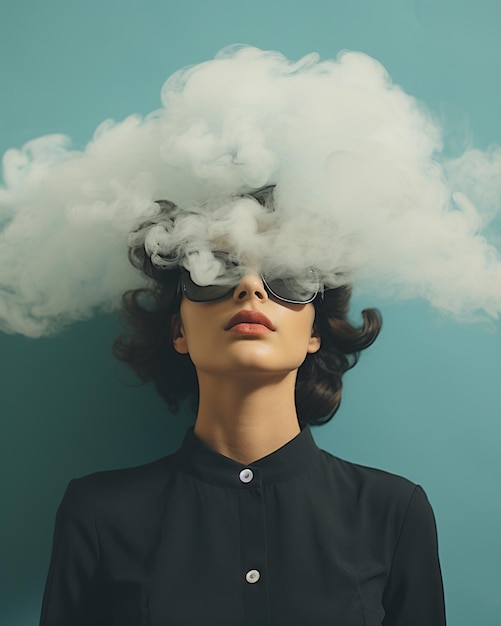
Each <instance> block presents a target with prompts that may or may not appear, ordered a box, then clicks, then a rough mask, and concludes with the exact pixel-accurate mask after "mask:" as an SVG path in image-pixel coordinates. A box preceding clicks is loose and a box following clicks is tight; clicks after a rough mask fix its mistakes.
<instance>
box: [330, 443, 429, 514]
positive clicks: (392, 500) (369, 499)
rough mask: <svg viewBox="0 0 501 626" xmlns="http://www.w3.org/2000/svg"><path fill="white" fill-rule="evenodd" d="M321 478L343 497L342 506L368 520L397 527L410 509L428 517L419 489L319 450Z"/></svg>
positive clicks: (410, 483) (404, 480)
mask: <svg viewBox="0 0 501 626" xmlns="http://www.w3.org/2000/svg"><path fill="white" fill-rule="evenodd" d="M320 455H321V465H322V467H323V475H324V476H325V477H326V480H327V482H328V483H330V485H331V488H332V489H333V490H334V491H335V492H337V493H339V494H342V495H341V497H342V499H343V502H344V504H345V505H346V506H347V507H349V508H350V509H352V510H356V511H357V512H358V513H359V514H360V513H361V512H362V513H363V512H367V513H368V515H369V517H370V518H371V519H374V518H375V517H376V518H381V520H386V522H389V521H390V519H393V521H394V523H395V524H396V525H397V526H399V525H400V524H402V523H403V521H404V519H405V518H406V516H407V513H408V510H409V508H411V507H412V510H413V514H414V513H415V512H417V511H420V512H421V514H422V515H429V514H430V513H431V507H430V504H429V502H428V498H427V496H426V494H425V492H424V491H423V489H422V487H421V486H420V485H418V484H416V483H415V482H413V481H411V480H409V479H408V478H406V477H404V476H400V475H398V474H394V473H391V472H388V471H385V470H382V469H378V468H375V467H369V466H365V465H360V464H358V463H352V462H350V461H346V460H344V459H341V458H339V457H337V456H334V455H333V454H331V453H329V452H326V451H325V450H320Z"/></svg>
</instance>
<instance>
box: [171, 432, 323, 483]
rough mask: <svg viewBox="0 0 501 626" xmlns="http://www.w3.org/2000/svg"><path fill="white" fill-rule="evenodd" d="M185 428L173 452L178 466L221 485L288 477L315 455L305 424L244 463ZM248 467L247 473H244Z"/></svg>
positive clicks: (309, 433) (273, 480) (303, 467)
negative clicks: (270, 449) (276, 445)
mask: <svg viewBox="0 0 501 626" xmlns="http://www.w3.org/2000/svg"><path fill="white" fill-rule="evenodd" d="M193 429H194V427H193V426H191V427H190V428H188V430H187V431H186V435H185V437H184V441H183V443H182V445H181V448H180V449H179V450H178V452H177V459H178V464H179V467H180V469H181V470H182V471H185V472H187V473H189V474H191V475H192V476H195V477H196V478H198V479H199V480H202V481H204V482H208V483H212V484H214V485H219V486H222V487H231V488H235V489H249V487H256V486H262V485H268V484H272V483H277V482H281V481H283V480H289V479H290V478H293V477H294V476H297V475H298V474H300V473H303V472H305V471H306V470H307V469H308V467H309V466H311V464H312V463H313V462H315V461H316V459H317V458H318V455H319V452H320V451H319V448H318V447H317V445H316V443H315V441H314V439H313V437H312V435H311V431H310V427H309V426H308V425H306V426H304V427H303V428H302V430H301V432H300V433H299V434H298V435H297V436H296V437H294V439H292V440H291V441H289V442H288V443H286V444H285V445H283V446H282V447H281V448H279V449H278V450H275V452H272V453H271V454H268V455H266V456H265V457H263V458H261V459H259V460H257V461H254V462H253V463H250V464H249V465H244V464H242V463H239V462H238V461H234V460H233V459H230V458H228V457H226V456H223V455H222V454H219V452H216V451H215V450H213V449H212V448H211V447H210V446H208V445H207V444H205V443H204V442H203V441H202V440H201V439H199V438H198V437H197V436H196V435H195V433H194V432H193ZM249 469H250V470H251V473H250V474H249V473H248V472H246V473H245V472H244V471H245V470H249Z"/></svg>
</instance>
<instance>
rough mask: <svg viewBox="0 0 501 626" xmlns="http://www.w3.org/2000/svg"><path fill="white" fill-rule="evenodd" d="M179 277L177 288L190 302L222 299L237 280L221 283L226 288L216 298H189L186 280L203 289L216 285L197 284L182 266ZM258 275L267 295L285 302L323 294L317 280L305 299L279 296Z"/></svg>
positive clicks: (312, 298) (310, 300) (300, 302)
mask: <svg viewBox="0 0 501 626" xmlns="http://www.w3.org/2000/svg"><path fill="white" fill-rule="evenodd" d="M180 271H181V274H180V277H179V290H180V293H181V294H182V295H184V296H185V297H186V298H187V299H188V300H190V301H191V302H217V301H218V300H223V299H224V298H226V297H228V296H229V295H230V293H232V292H233V291H234V290H235V288H236V287H237V285H238V282H237V283H235V284H234V285H221V286H220V287H221V288H223V287H224V288H226V287H227V289H226V290H225V291H224V293H222V294H221V295H219V296H217V297H216V298H203V299H202V298H197V299H194V298H191V297H190V296H189V295H188V289H187V286H186V283H187V281H189V282H191V283H192V284H193V285H195V286H196V287H197V288H198V289H199V290H201V291H203V290H204V289H205V288H209V287H216V285H197V284H196V283H195V282H194V281H193V280H192V279H191V276H190V272H189V270H187V269H186V268H184V267H182V266H181V267H180ZM259 277H260V278H261V280H262V281H263V286H264V288H265V290H266V293H267V294H268V295H269V296H272V297H274V298H276V299H277V300H280V302H286V303H287V304H309V303H310V302H313V300H315V298H316V297H317V296H318V294H320V295H321V296H322V295H323V291H322V290H321V289H320V287H321V285H320V281H318V288H317V289H316V291H315V293H314V294H313V295H312V296H311V297H310V298H308V299H307V300H293V299H290V298H284V297H283V296H280V295H279V294H278V293H276V292H275V291H273V289H272V288H271V287H270V285H269V284H268V281H267V280H266V277H265V276H264V275H263V274H259Z"/></svg>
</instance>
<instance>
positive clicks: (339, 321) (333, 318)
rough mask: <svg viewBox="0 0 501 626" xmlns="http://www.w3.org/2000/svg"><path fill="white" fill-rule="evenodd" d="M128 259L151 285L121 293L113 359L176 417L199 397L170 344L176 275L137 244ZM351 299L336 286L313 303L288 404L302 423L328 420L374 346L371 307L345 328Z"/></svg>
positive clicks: (167, 206)
mask: <svg viewBox="0 0 501 626" xmlns="http://www.w3.org/2000/svg"><path fill="white" fill-rule="evenodd" d="M260 191H261V190H260ZM251 195H252V196H253V197H254V198H256V199H257V200H258V201H259V202H260V203H262V204H264V203H265V201H266V194H264V196H263V194H261V195H259V194H251ZM159 204H160V207H161V209H162V210H163V211H165V212H167V213H168V212H170V211H171V210H172V209H173V208H175V205H173V204H172V203H171V202H169V201H160V202H159ZM144 226H145V225H143V226H142V228H144ZM129 259H130V261H131V263H132V264H133V265H134V266H135V267H136V268H137V269H139V270H141V271H142V272H143V273H144V274H146V276H148V277H150V278H152V279H153V286H152V287H150V288H146V287H145V288H141V289H134V290H130V291H127V292H126V293H125V294H124V295H123V297H122V307H123V319H124V322H125V323H126V325H127V326H128V327H129V329H130V332H129V333H127V334H124V335H121V336H119V337H117V339H116V340H115V341H114V343H113V353H114V355H115V356H116V357H117V358H118V359H119V360H120V361H122V362H124V363H127V364H128V365H129V366H130V367H132V369H133V370H134V372H135V373H136V375H137V376H138V378H139V379H140V380H141V381H143V383H146V382H150V381H151V382H153V383H154V385H155V387H156V389H157V391H158V393H159V394H160V396H161V397H162V398H163V400H164V401H165V402H166V404H167V406H168V407H169V409H170V410H171V411H174V412H175V411H177V410H179V403H180V401H181V400H183V399H185V398H188V397H192V398H193V399H194V400H195V401H196V400H197V398H198V380H197V374H196V370H195V366H194V365H193V363H192V361H191V359H190V357H189V355H184V354H183V355H182V354H179V353H178V352H176V351H175V349H174V347H173V343H172V316H173V315H175V314H177V313H179V307H180V302H181V297H180V293H179V289H178V284H179V277H180V271H179V269H178V268H174V269H169V270H165V269H158V268H157V267H155V266H154V265H153V263H152V262H151V259H150V257H149V256H148V255H147V254H146V252H145V250H144V246H142V245H138V246H135V247H133V248H131V249H130V250H129ZM350 297H351V288H350V286H349V285H343V286H340V287H337V288H335V289H328V290H326V291H325V292H324V294H323V296H321V295H318V296H317V297H316V298H315V300H314V301H313V305H314V306H315V330H316V332H317V333H318V335H319V337H320V341H321V345H320V349H319V350H318V351H317V352H315V353H313V354H308V355H307V356H306V359H305V361H304V362H303V364H302V365H301V366H300V367H299V370H298V375H297V380H296V389H295V400H296V408H297V413H298V418H299V421H300V422H301V423H302V424H311V425H319V424H324V423H326V422H328V421H329V420H330V419H332V417H333V416H334V414H335V413H336V411H337V409H338V408H339V405H340V402H341V391H342V377H343V374H344V373H345V372H346V371H348V370H349V369H351V368H352V367H354V366H355V365H356V363H357V362H358V359H359V357H360V352H361V351H362V350H365V348H368V347H369V346H370V345H371V344H372V343H373V342H374V341H375V339H376V337H377V336H378V334H379V332H380V330H381V325H382V319H381V315H380V313H379V311H378V310H377V309H365V310H363V311H362V318H363V322H362V325H361V326H360V327H356V326H354V325H352V324H351V323H350V322H349V320H348V312H349V304H350Z"/></svg>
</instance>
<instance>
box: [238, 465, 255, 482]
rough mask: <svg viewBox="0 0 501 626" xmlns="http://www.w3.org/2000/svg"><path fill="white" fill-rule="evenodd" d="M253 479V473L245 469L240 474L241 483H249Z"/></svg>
mask: <svg viewBox="0 0 501 626" xmlns="http://www.w3.org/2000/svg"><path fill="white" fill-rule="evenodd" d="M253 478H254V472H253V471H252V470H251V469H249V468H247V469H244V470H242V471H241V472H240V480H241V481H242V482H243V483H250V481H251V480H252V479H253Z"/></svg>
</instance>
